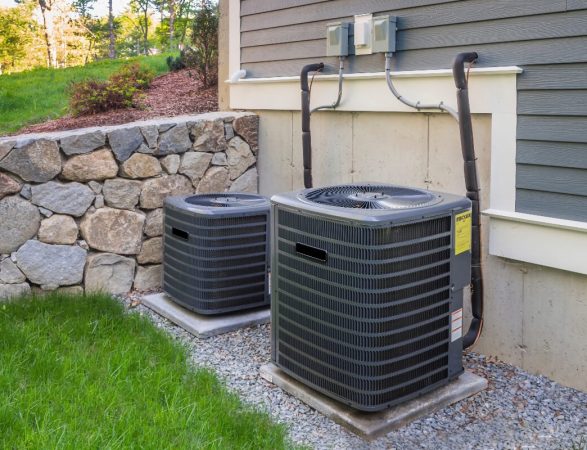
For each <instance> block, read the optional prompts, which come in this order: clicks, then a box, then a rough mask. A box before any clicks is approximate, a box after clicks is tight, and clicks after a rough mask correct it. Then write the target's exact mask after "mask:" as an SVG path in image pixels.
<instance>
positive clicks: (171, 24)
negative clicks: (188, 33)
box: [169, 0, 175, 51]
mask: <svg viewBox="0 0 587 450" xmlns="http://www.w3.org/2000/svg"><path fill="white" fill-rule="evenodd" d="M174 38H175V0H169V50H170V51H173V50H175V49H174V48H173V41H174Z"/></svg>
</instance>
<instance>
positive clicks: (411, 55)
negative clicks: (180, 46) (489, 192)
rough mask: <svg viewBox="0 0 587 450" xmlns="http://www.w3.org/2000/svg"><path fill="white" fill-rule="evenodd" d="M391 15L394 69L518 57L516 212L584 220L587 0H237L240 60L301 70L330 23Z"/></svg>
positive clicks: (354, 60)
mask: <svg viewBox="0 0 587 450" xmlns="http://www.w3.org/2000/svg"><path fill="white" fill-rule="evenodd" d="M362 13H373V14H393V15H396V16H397V17H398V22H397V25H398V34H397V49H398V51H397V53H396V56H395V58H394V67H393V68H394V70H401V71H404V70H424V69H441V68H449V67H450V65H451V63H452V60H453V58H454V56H455V55H456V54H457V53H459V52H463V51H472V50H474V51H477V52H478V53H479V55H480V58H479V61H478V63H477V66H478V67H491V66H508V65H518V66H521V67H522V68H523V69H524V72H523V73H522V74H521V75H520V76H519V77H518V134H517V139H518V141H517V156H516V161H517V179H516V210H517V211H518V212H524V213H529V214H537V215H543V216H550V217H557V218H562V219H570V220H579V221H587V0H520V1H513V0H460V1H458V0H457V1H449V0H363V1H361V2H357V1H355V0H330V1H317V0H280V1H271V2H268V1H265V0H243V1H241V66H242V68H244V69H246V70H247V72H248V76H250V77H273V76H288V75H298V74H299V71H300V68H301V67H302V66H303V65H304V64H307V63H309V62H315V61H316V59H318V58H319V59H320V61H323V62H324V63H325V64H326V65H327V68H326V70H325V73H335V72H336V69H337V67H338V63H337V59H336V58H327V57H326V56H325V51H326V39H325V30H326V24H327V23H329V22H332V21H339V20H343V21H352V19H353V15H355V14H362ZM383 67H384V59H383V55H381V54H375V55H365V56H358V57H355V56H351V57H349V59H348V61H347V63H346V70H347V72H381V71H382V70H383Z"/></svg>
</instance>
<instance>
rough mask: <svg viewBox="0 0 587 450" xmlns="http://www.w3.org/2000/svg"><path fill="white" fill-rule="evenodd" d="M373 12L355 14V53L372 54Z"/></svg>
mask: <svg viewBox="0 0 587 450" xmlns="http://www.w3.org/2000/svg"><path fill="white" fill-rule="evenodd" d="M372 24H373V14H360V15H358V16H355V54H356V55H370V54H371V53H373V51H372V48H371V41H372V39H371V34H372Z"/></svg>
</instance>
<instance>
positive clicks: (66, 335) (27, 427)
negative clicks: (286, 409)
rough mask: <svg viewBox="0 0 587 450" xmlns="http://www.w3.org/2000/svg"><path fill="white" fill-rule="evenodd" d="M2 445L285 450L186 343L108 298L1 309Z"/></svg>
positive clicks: (58, 298)
mask: <svg viewBox="0 0 587 450" xmlns="http://www.w3.org/2000/svg"><path fill="white" fill-rule="evenodd" d="M0 336H2V345H1V346H0V430H2V438H1V441H2V447H3V448H7V449H16V448H31V449H32V448H39V449H41V448H43V449H50V448H55V449H78V448H79V449H86V448H108V449H127V448H128V449H133V448H136V449H138V448H145V449H147V448H153V449H163V448H174V449H175V448H177V449H190V448H201V449H204V448H207V449H221V448H222V449H282V448H286V447H287V445H288V442H287V440H286V438H285V432H284V428H283V426H280V425H275V424H273V423H272V422H271V420H270V418H269V417H268V415H267V414H262V413H258V412H255V411H254V410H252V408H249V407H246V406H244V405H243V404H242V403H241V402H240V401H239V399H238V398H237V397H236V396H235V395H234V394H230V393H229V392H227V390H226V388H225V387H224V386H223V385H222V384H221V383H220V382H219V381H218V379H217V378H216V377H215V376H214V375H213V374H212V373H211V372H209V371H206V370H203V369H197V368H194V367H193V366H192V365H191V364H190V362H189V360H188V354H187V350H186V348H185V347H183V346H181V345H180V344H178V343H177V342H176V341H174V340H173V339H172V338H171V337H169V336H168V335H167V334H165V333H164V332H163V331H162V330H159V329H157V328H156V327H155V326H154V325H153V324H152V323H151V322H150V321H149V320H148V319H146V318H145V317H143V316H141V315H139V314H138V313H126V312H125V311H124V309H123V307H122V305H121V304H120V303H118V302H117V301H116V300H114V299H112V298H111V297H109V296H106V295H88V296H85V297H73V296H66V295H63V294H51V295H48V296H46V297H44V298H33V299H21V300H16V301H13V302H11V303H3V304H1V305H0Z"/></svg>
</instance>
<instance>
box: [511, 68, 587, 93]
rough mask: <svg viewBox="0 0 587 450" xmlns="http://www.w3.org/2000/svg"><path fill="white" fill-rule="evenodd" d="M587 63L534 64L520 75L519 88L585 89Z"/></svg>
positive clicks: (586, 85)
mask: <svg viewBox="0 0 587 450" xmlns="http://www.w3.org/2000/svg"><path fill="white" fill-rule="evenodd" d="M586 87H587V64H582V63H578V64H556V65H545V66H538V65H537V66H532V67H531V68H528V70H525V71H524V72H523V73H522V74H520V75H519V76H518V90H528V89H555V90H560V89H585V88H586Z"/></svg>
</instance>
